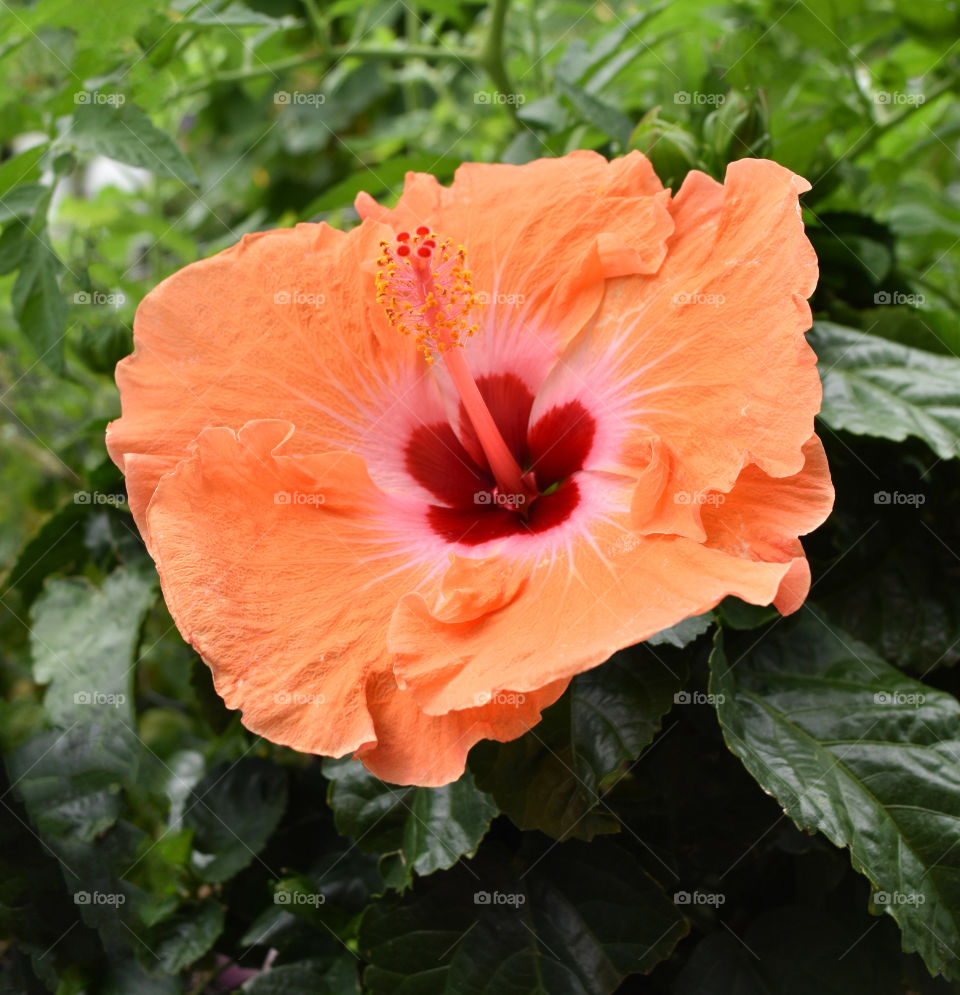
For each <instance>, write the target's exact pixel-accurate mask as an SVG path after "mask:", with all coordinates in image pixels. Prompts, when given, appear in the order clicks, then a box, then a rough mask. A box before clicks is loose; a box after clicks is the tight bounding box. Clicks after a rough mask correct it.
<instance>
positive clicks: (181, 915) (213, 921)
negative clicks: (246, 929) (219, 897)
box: [146, 898, 224, 974]
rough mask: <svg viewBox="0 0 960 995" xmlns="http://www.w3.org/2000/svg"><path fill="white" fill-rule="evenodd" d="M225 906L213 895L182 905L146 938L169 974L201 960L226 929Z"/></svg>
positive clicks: (152, 951)
mask: <svg viewBox="0 0 960 995" xmlns="http://www.w3.org/2000/svg"><path fill="white" fill-rule="evenodd" d="M223 924H224V909H223V906H222V905H221V904H220V903H219V902H217V901H215V900H214V899H212V898H208V899H205V900H204V901H202V902H200V903H198V904H197V905H187V906H183V907H182V908H180V909H179V910H178V911H177V913H176V914H175V915H173V916H172V917H171V918H169V919H165V920H164V921H163V922H162V923H160V924H159V925H158V926H156V927H155V928H154V929H153V930H151V932H150V935H149V936H148V937H147V940H146V942H147V944H148V946H149V948H150V952H151V953H152V954H153V955H154V956H155V957H156V960H157V966H158V967H159V968H160V969H161V970H163V971H165V972H166V973H168V974H176V973H177V972H178V971H180V970H181V969H182V968H184V967H187V966H188V965H190V964H192V963H193V962H194V961H196V960H199V959H200V958H201V957H202V956H203V955H204V954H205V953H206V952H207V951H208V950H209V949H210V948H211V947H212V946H213V944H214V943H216V941H217V937H218V936H220V934H221V933H222V932H223Z"/></svg>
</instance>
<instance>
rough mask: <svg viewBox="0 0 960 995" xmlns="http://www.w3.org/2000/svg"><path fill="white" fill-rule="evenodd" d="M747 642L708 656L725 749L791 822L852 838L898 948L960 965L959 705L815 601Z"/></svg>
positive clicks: (938, 967)
mask: <svg viewBox="0 0 960 995" xmlns="http://www.w3.org/2000/svg"><path fill="white" fill-rule="evenodd" d="M746 638H747V639H748V640H749V638H750V637H749V636H747V637H746ZM753 642H754V643H755V645H753V646H751V645H750V642H746V643H745V647H744V648H745V649H746V652H745V653H744V652H742V651H741V650H740V647H739V643H737V642H736V641H735V640H734V639H732V638H730V637H727V640H726V645H724V643H722V642H718V645H717V647H716V649H715V651H714V655H713V658H712V677H711V682H710V688H711V691H712V692H713V693H714V694H715V695H716V696H717V702H718V704H717V711H718V714H719V716H720V722H721V725H722V728H723V733H724V738H725V739H726V741H727V744H728V746H729V747H730V749H731V750H732V751H733V752H734V753H735V754H736V755H737V756H738V757H739V758H740V759H741V760H742V761H743V763H744V764H745V766H746V767H747V769H748V770H749V771H750V773H751V774H752V775H753V776H754V777H755V778H756V779H757V781H758V782H759V783H760V784H761V786H762V787H763V788H764V790H766V791H768V792H770V793H771V794H773V795H774V796H775V797H776V798H777V800H778V801H779V802H780V804H781V805H782V806H783V808H784V810H785V811H786V812H787V814H788V815H789V816H790V817H791V818H792V819H793V820H794V821H795V822H796V823H797V825H798V826H800V827H801V828H803V829H808V830H819V831H820V832H822V833H824V834H825V835H826V836H827V838H828V839H830V840H831V841H832V842H833V843H835V844H836V845H837V846H846V847H848V848H849V849H850V856H851V861H852V863H853V866H854V868H855V869H856V870H858V871H861V872H862V873H863V874H865V875H866V876H867V877H868V878H869V879H870V881H871V883H872V884H873V885H874V888H875V891H874V896H873V901H874V904H875V906H876V907H877V911H880V912H885V913H888V914H890V915H892V916H893V917H894V918H895V919H896V921H897V922H898V923H899V925H900V928H901V931H902V934H903V943H904V948H905V949H907V950H911V951H912V950H916V951H917V952H919V953H920V954H921V955H922V957H923V958H924V960H925V961H926V963H927V966H928V967H929V968H930V970H931V971H932V972H941V971H942V972H944V973H946V974H947V975H948V976H951V977H958V976H960V956H958V953H955V952H954V951H960V854H958V853H957V852H956V847H954V846H953V840H954V839H955V838H956V834H957V833H958V831H960V703H958V702H957V700H956V699H955V698H953V697H952V696H950V695H948V694H945V693H944V692H942V691H937V690H934V689H933V688H930V687H927V686H926V685H923V684H921V683H920V682H918V681H915V680H911V679H910V678H908V677H905V676H904V675H903V674H901V673H900V672H899V671H897V670H895V669H893V668H892V667H890V666H889V665H888V664H886V663H885V662H884V661H883V660H881V659H880V658H879V657H878V656H877V655H876V654H875V653H874V652H873V651H872V650H871V649H870V648H869V647H867V646H865V645H864V644H863V643H858V642H857V641H856V640H854V639H853V638H852V637H850V636H848V635H847V634H845V633H843V632H842V631H838V630H831V629H829V628H828V627H827V626H826V625H825V624H824V623H823V621H822V620H821V619H820V618H819V617H818V616H817V615H816V614H815V609H809V608H808V609H807V610H806V612H805V614H804V616H802V617H801V618H800V619H797V620H794V621H791V622H790V623H784V624H781V625H780V626H778V627H777V628H776V630H775V631H773V632H772V633H771V634H770V635H768V637H767V638H765V639H763V640H761V641H759V642H757V641H756V640H753ZM721 696H722V697H721Z"/></svg>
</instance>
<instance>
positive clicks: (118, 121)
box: [69, 101, 197, 184]
mask: <svg viewBox="0 0 960 995" xmlns="http://www.w3.org/2000/svg"><path fill="white" fill-rule="evenodd" d="M69 137H70V140H71V141H72V142H73V144H74V145H75V146H76V147H77V148H78V149H81V150H82V151H85V152H89V153H94V154H97V155H105V156H109V157H110V158H111V159H116V160H118V161H119V162H125V163H128V164H129V165H131V166H140V167H141V168H142V169H149V170H150V171H151V172H152V173H156V174H157V175H158V176H172V177H173V178H174V179H178V180H183V182H184V183H190V184H195V183H197V176H196V173H194V171H193V166H191V165H190V161H189V160H188V159H187V157H186V156H185V155H184V154H183V152H181V151H180V147H179V146H178V145H177V143H176V142H175V141H174V140H173V139H172V138H171V137H170V136H169V135H168V134H167V133H166V132H165V131H161V130H160V129H159V128H157V127H156V126H155V125H154V124H153V122H152V121H151V120H150V118H149V117H147V115H146V114H144V112H143V111H142V110H140V108H139V107H137V106H136V105H135V104H133V103H132V102H130V101H126V102H124V103H123V104H120V105H119V106H117V105H115V104H110V103H93V102H90V103H86V104H81V105H80V106H78V107H77V109H76V111H75V112H74V115H73V127H72V129H71V131H70V136H69Z"/></svg>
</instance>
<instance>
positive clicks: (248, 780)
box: [183, 757, 287, 881]
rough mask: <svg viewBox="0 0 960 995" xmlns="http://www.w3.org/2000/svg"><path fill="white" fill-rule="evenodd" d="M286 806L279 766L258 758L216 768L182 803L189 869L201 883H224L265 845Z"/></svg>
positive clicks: (282, 772) (282, 770)
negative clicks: (189, 852) (190, 848)
mask: <svg viewBox="0 0 960 995" xmlns="http://www.w3.org/2000/svg"><path fill="white" fill-rule="evenodd" d="M286 804H287V776H286V772H285V771H284V769H283V768H282V767H279V766H277V764H274V763H271V762H270V761H269V760H264V759H261V758H260V757H244V758H242V759H240V760H238V761H236V762H235V763H222V764H218V765H217V766H216V767H213V768H212V769H211V770H209V771H208V772H207V774H206V776H205V777H204V778H203V779H202V780H201V781H200V782H199V783H198V784H197V785H196V787H194V789H193V791H191V792H190V796H189V798H188V799H187V803H186V811H185V812H184V817H183V818H184V823H185V824H186V825H187V826H189V827H190V828H191V829H192V830H193V845H194V851H195V853H194V861H193V862H194V866H195V868H196V871H197V873H198V874H199V875H200V877H201V878H203V880H204V881H226V880H228V879H229V878H231V877H233V875H234V874H236V873H237V872H238V871H240V870H243V868H244V867H246V866H247V865H248V864H249V863H250V862H251V861H253V860H254V859H255V858H256V856H257V854H258V853H259V852H260V851H261V850H262V849H263V847H264V846H265V845H266V842H267V840H268V839H269V838H270V834H271V833H272V832H273V831H274V829H276V827H277V824H278V823H279V821H280V819H281V818H282V816H283V812H284V809H285V807H286Z"/></svg>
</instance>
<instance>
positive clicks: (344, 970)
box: [242, 952, 360, 995]
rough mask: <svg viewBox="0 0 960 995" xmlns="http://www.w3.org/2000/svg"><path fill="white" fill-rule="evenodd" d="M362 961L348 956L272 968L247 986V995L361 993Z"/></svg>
mask: <svg viewBox="0 0 960 995" xmlns="http://www.w3.org/2000/svg"><path fill="white" fill-rule="evenodd" d="M357 964H358V960H357V958H356V957H355V956H351V955H350V953H349V952H345V953H344V955H343V956H342V957H339V958H337V959H335V960H334V959H330V958H328V959H320V958H310V959H308V960H302V961H297V962H296V963H295V964H280V965H278V966H277V967H271V968H270V970H269V971H264V972H263V973H261V974H258V975H256V977H253V978H251V979H250V980H249V981H248V982H247V983H246V984H245V985H244V986H243V989H242V990H243V992H244V995H351V993H352V992H359V991H360V982H359V977H358V972H357Z"/></svg>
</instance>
